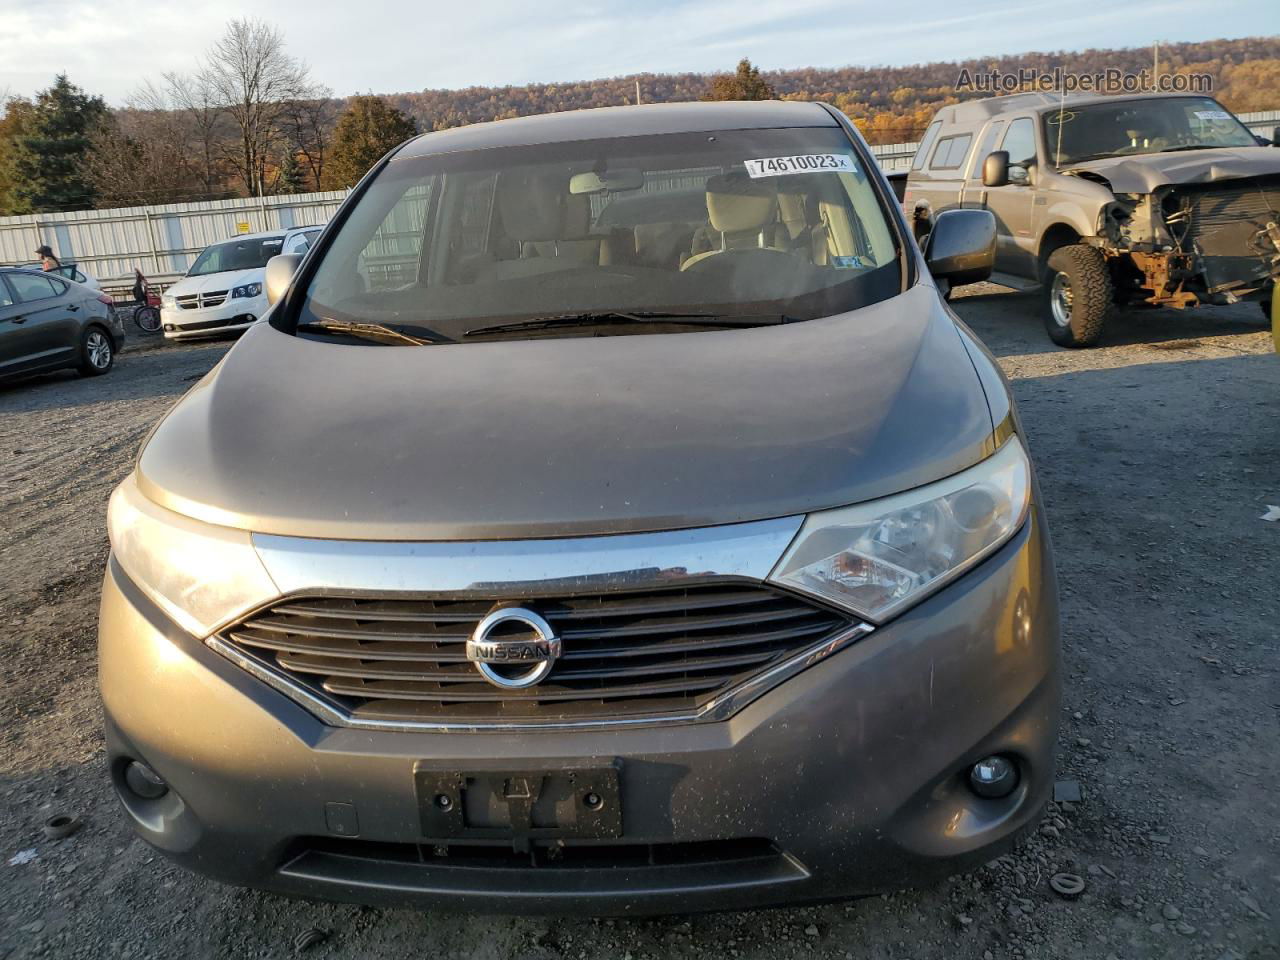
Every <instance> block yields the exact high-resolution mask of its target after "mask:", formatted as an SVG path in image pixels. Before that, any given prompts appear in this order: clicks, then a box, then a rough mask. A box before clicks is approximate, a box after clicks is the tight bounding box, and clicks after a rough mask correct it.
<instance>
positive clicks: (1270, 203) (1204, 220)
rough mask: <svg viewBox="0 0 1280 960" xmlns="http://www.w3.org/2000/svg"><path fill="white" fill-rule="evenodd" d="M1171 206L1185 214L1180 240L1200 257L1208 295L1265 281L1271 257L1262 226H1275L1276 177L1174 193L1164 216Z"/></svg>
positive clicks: (1279, 217) (1279, 192)
mask: <svg viewBox="0 0 1280 960" xmlns="http://www.w3.org/2000/svg"><path fill="white" fill-rule="evenodd" d="M1171 206H1172V207H1174V208H1180V209H1181V210H1183V211H1185V215H1186V234H1185V236H1184V237H1183V240H1184V241H1188V242H1190V241H1194V244H1195V248H1196V249H1197V250H1198V251H1199V252H1200V254H1201V255H1202V257H1203V266H1204V274H1205V283H1206V286H1207V287H1208V288H1209V291H1210V292H1211V293H1217V292H1218V291H1220V290H1235V291H1236V292H1237V293H1245V292H1247V291H1249V290H1251V289H1255V288H1256V287H1257V286H1258V285H1259V284H1260V283H1261V282H1263V281H1265V280H1266V279H1267V278H1268V277H1269V276H1270V274H1271V261H1272V258H1273V257H1274V256H1275V255H1276V252H1277V251H1276V249H1275V245H1274V244H1273V242H1272V240H1271V239H1270V237H1269V235H1268V233H1267V224H1269V223H1274V222H1276V221H1280V177H1267V178H1263V179H1241V180H1230V181H1227V183H1226V184H1223V185H1217V184H1215V185H1210V186H1205V187H1179V188H1177V190H1175V191H1174V192H1173V194H1172V195H1171V197H1170V199H1169V200H1167V201H1166V213H1168V211H1169V209H1170V207H1171ZM1174 232H1175V234H1176V233H1177V232H1178V227H1177V224H1176V219H1175V225H1174Z"/></svg>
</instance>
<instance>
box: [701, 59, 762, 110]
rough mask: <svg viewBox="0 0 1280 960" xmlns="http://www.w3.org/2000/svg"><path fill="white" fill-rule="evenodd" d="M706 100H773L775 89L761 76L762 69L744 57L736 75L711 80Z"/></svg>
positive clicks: (719, 76) (723, 75) (726, 75)
mask: <svg viewBox="0 0 1280 960" xmlns="http://www.w3.org/2000/svg"><path fill="white" fill-rule="evenodd" d="M702 99H704V100H772V99H774V92H773V87H771V86H769V84H768V83H766V82H765V79H764V78H763V77H761V76H760V68H759V67H756V66H754V65H752V63H751V61H750V60H748V59H747V58H746V57H743V58H742V59H741V60H739V61H738V69H737V71H736V72H734V73H725V74H719V75H717V76H715V77H713V78H712V80H711V91H710V92H709V93H708V94H706V95H705V96H704V97H703V98H702Z"/></svg>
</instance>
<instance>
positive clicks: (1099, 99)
mask: <svg viewBox="0 0 1280 960" xmlns="http://www.w3.org/2000/svg"><path fill="white" fill-rule="evenodd" d="M1186 97H1198V98H1201V99H1203V98H1209V99H1212V97H1211V96H1210V95H1209V94H1207V93H1138V94H1133V95H1130V96H1124V95H1117V94H1106V93H1069V94H1067V95H1066V96H1065V97H1064V96H1062V95H1061V94H1056V93H1014V94H1010V95H1008V96H1005V97H988V98H986V99H985V100H966V101H964V102H963V103H956V104H952V105H950V106H946V107H943V108H942V109H941V110H939V111H938V115H937V118H936V119H939V120H942V121H943V122H944V123H974V122H977V121H980V120H986V119H988V118H990V117H998V116H1001V115H1003V114H1006V113H1015V112H1021V111H1040V110H1047V109H1053V108H1055V107H1060V106H1068V107H1085V106H1089V105H1090V104H1095V103H1124V102H1126V101H1130V100H1177V99H1180V98H1186Z"/></svg>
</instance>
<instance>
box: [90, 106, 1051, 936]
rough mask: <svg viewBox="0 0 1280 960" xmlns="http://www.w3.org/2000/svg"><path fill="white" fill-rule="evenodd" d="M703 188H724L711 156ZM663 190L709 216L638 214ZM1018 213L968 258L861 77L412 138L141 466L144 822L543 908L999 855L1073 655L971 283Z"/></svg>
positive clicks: (125, 544)
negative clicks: (848, 104)
mask: <svg viewBox="0 0 1280 960" xmlns="http://www.w3.org/2000/svg"><path fill="white" fill-rule="evenodd" d="M695 186H696V187H697V188H698V189H700V190H701V193H702V200H701V217H702V223H701V224H699V225H697V226H696V229H693V230H689V229H688V219H687V217H688V209H687V206H686V205H685V203H684V202H683V199H681V200H680V201H679V202H675V203H666V202H664V196H665V195H666V194H667V193H668V192H687V191H689V190H691V189H694V188H695ZM645 197H651V198H653V203H654V204H655V207H656V208H660V209H663V210H668V211H669V215H670V217H671V219H668V220H661V219H654V218H652V217H650V216H647V215H642V212H639V211H636V210H634V209H628V210H627V211H626V216H623V215H622V214H621V213H620V212H619V207H618V206H613V207H612V209H613V211H614V213H613V214H610V215H609V216H608V217H606V216H605V215H604V211H605V210H609V209H611V204H612V202H613V201H614V200H619V199H622V198H627V199H629V200H630V201H633V202H632V203H629V204H627V206H628V207H632V206H642V205H643V204H644V202H645V201H644V198H645ZM629 224H634V226H628V225H629ZM642 228H643V229H642ZM677 234H678V235H680V236H681V237H682V238H683V237H686V234H687V240H681V244H682V247H681V246H677V245H673V244H671V243H670V242H669V240H670V237H671V236H673V235H677ZM994 245H995V224H994V222H993V219H992V216H991V214H990V213H988V212H986V211H981V210H956V211H951V212H948V213H945V214H942V215H940V216H939V217H938V218H937V222H936V223H935V224H934V227H933V230H932V233H931V236H930V239H929V243H928V246H927V247H926V249H925V250H924V252H923V253H921V251H920V250H918V249H917V247H916V245H915V244H914V243H913V242H912V240H911V236H910V234H909V232H908V227H907V224H906V222H905V220H904V219H903V217H902V215H901V212H900V211H899V210H898V208H897V206H896V204H895V203H894V201H893V197H892V194H891V192H890V190H889V185H888V183H887V182H886V180H885V178H884V176H883V175H882V174H881V173H880V171H879V169H878V168H877V166H876V164H875V161H874V159H873V157H872V156H871V154H870V151H869V150H868V148H867V146H866V144H865V142H864V141H863V140H862V139H861V137H860V136H859V135H858V133H857V132H856V130H855V129H854V128H853V126H852V125H851V124H850V123H849V122H848V120H847V119H846V118H845V117H844V116H843V115H842V114H840V113H839V112H838V111H836V110H834V109H833V108H830V107H827V106H824V105H821V104H817V103H730V104H710V103H694V104H664V105H654V106H638V107H622V108H613V109H600V110H583V111H578V112H573V113H565V114H554V115H546V116H537V117H530V118H524V119H516V120H504V121H501V122H499V123H491V124H476V125H474V126H469V127H465V128H461V129H456V130H449V131H444V132H439V133H431V134H428V135H426V136H423V137H420V138H417V139H415V140H413V141H410V142H409V143H408V144H406V145H404V146H402V147H401V148H399V149H397V150H395V151H393V152H392V154H391V155H390V156H388V157H387V158H386V159H384V160H383V161H382V162H381V163H380V164H379V165H377V166H376V167H375V169H374V170H373V171H372V173H371V174H370V176H369V177H368V178H366V180H365V181H364V182H363V184H362V186H361V187H359V188H357V190H356V191H354V192H353V194H352V195H351V196H350V197H349V198H348V199H347V200H346V201H345V202H344V204H343V206H342V208H341V210H340V211H339V213H338V214H337V218H336V220H335V221H334V223H333V225H331V226H330V228H329V229H328V230H327V231H326V232H325V235H324V236H323V237H322V238H321V240H320V242H319V245H318V246H317V247H316V248H315V249H313V250H312V252H311V253H310V254H309V255H308V256H307V258H306V259H305V260H302V259H300V258H299V257H298V256H297V255H283V256H280V257H276V258H274V259H272V261H271V262H270V263H269V264H268V265H267V269H266V275H265V279H264V283H265V286H266V291H267V297H268V300H270V301H272V302H273V303H274V306H273V307H272V309H271V311H270V313H269V314H268V319H267V321H265V322H263V323H259V324H258V325H256V326H255V327H253V329H251V330H249V331H248V332H247V333H246V334H245V335H244V336H243V337H242V338H241V339H240V341H239V342H238V343H237V344H236V345H235V346H234V347H233V348H232V349H231V350H230V351H229V352H228V353H227V355H226V356H225V358H224V359H223V360H222V362H221V363H219V365H218V366H217V367H215V368H214V370H213V371H211V372H210V373H209V374H208V375H207V376H206V377H205V378H204V379H203V380H202V381H201V382H200V383H199V384H197V385H196V386H195V387H194V388H193V389H192V390H191V392H190V393H188V394H187V396H186V397H185V398H184V399H183V400H181V401H180V402H179V403H178V404H177V405H176V406H175V407H174V408H173V409H172V410H170V411H169V413H168V414H167V415H166V416H165V418H164V420H163V421H162V422H161V423H160V424H159V426H158V427H157V428H156V429H155V431H154V432H153V434H152V435H151V436H150V438H149V439H148V440H147V441H146V443H145V444H144V446H143V449H142V451H141V453H140V456H139V458H138V460H137V464H136V469H135V470H134V472H133V473H132V475H131V476H129V477H128V478H127V479H126V480H125V481H124V482H123V483H122V484H121V485H120V487H119V488H118V489H117V490H116V491H115V492H114V494H113V495H112V498H111V505H110V509H109V518H108V526H109V528H110V538H111V544H112V553H111V558H110V560H109V563H108V568H107V572H106V579H105V583H104V586H103V598H102V613H101V620H100V664H101V689H102V696H103V702H104V705H105V716H106V727H107V743H108V753H109V769H110V771H111V778H112V781H113V783H114V786H115V789H116V791H117V792H118V795H119V798H120V800H121V802H122V804H123V806H124V809H125V811H126V812H127V815H128V817H129V819H130V821H131V822H132V825H133V827H134V829H135V830H136V831H137V832H138V833H139V834H140V835H141V836H142V837H144V838H145V839H146V840H147V841H148V842H150V843H151V844H153V845H154V846H156V847H157V848H158V849H160V850H162V851H164V852H165V853H166V854H168V855H170V856H172V857H174V858H175V859H176V860H177V861H179V862H180V863H182V864H184V865H186V866H187V867H189V868H191V869H194V870H198V871H201V872H204V873H207V874H209V875H211V876H214V877H217V878H220V879H221V880H224V881H228V882H231V883H238V884H249V885H253V886H256V887H263V888H268V889H272V890H278V891H282V892H288V893H294V894H301V895H307V896H320V897H330V898H335V899H340V900H357V901H368V902H381V903H410V904H419V905H427V906H453V907H461V908H465V909H475V910H488V911H512V912H524V911H537V912H565V911H587V912H592V913H628V914H631V913H642V912H662V911H665V912H672V911H678V912H687V911H690V910H700V909H712V908H725V909H728V908H732V909H741V908H745V907H749V906H754V905H759V904H766V903H780V902H786V901H797V900H810V899H823V898H830V897H844V896H850V895H854V894H864V893H871V892H874V891H880V890H888V889H897V888H899V887H901V886H903V885H905V884H913V883H923V882H929V881H931V880H934V879H936V878H938V877H941V876H943V875H945V874H948V873H951V872H954V871H956V870H960V869H964V868H966V867H970V866H973V865H976V864H980V863H982V862H985V861H987V860H989V859H991V857H993V856H995V855H997V854H998V853H999V851H1001V850H1003V849H1005V848H1006V847H1007V846H1008V845H1009V844H1010V843H1011V842H1012V841H1013V840H1014V839H1015V837H1016V836H1017V835H1018V834H1019V832H1020V831H1022V830H1024V829H1026V828H1028V827H1030V826H1033V825H1034V824H1035V823H1036V822H1037V819H1038V817H1039V813H1040V810H1041V808H1042V806H1043V804H1044V803H1045V801H1046V799H1047V798H1048V796H1049V794H1050V790H1051V785H1052V783H1053V779H1054V776H1053V767H1054V750H1055V748H1054V742H1055V735H1056V729H1057V723H1058V716H1059V697H1060V694H1059V649H1058V647H1059V641H1058V635H1059V626H1058V607H1057V593H1056V585H1055V578H1054V568H1053V560H1052V554H1051V550H1050V547H1049V541H1048V537H1047V534H1046V530H1045V521H1044V516H1043V513H1042V510H1041V506H1040V503H1039V496H1038V493H1037V490H1036V485H1035V481H1034V475H1033V471H1032V467H1031V463H1030V460H1029V459H1028V456H1027V451H1026V447H1025V444H1024V441H1023V439H1022V435H1021V429H1020V427H1019V424H1018V420H1017V416H1016V414H1015V411H1014V406H1013V400H1012V398H1011V396H1010V393H1009V390H1008V388H1007V386H1006V384H1005V382H1004V380H1003V379H1002V377H1001V375H1000V373H999V368H998V367H997V366H996V364H995V362H994V361H993V359H992V358H991V356H990V355H989V354H988V353H987V352H986V351H985V350H984V349H983V347H982V346H981V344H980V343H979V342H978V341H977V340H976V339H975V338H974V337H973V335H972V334H971V333H970V332H969V331H968V330H967V329H966V328H965V327H964V326H963V325H961V324H960V323H959V322H958V321H957V320H956V318H955V317H954V315H953V314H951V312H950V311H949V309H948V308H947V306H946V305H945V304H944V303H943V301H942V299H941V297H940V296H939V291H938V287H937V286H936V283H935V279H934V278H943V279H944V280H948V281H951V282H957V283H961V282H967V281H971V280H975V279H978V278H981V277H983V276H986V275H987V273H988V272H989V271H990V269H991V263H992V258H993V256H994ZM658 250H666V251H667V252H666V253H665V254H661V255H659V254H658V253H657V251H658ZM931 274H932V276H931Z"/></svg>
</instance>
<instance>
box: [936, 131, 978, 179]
mask: <svg viewBox="0 0 1280 960" xmlns="http://www.w3.org/2000/svg"><path fill="white" fill-rule="evenodd" d="M972 142H973V134H970V133H964V134H960V135H959V136H956V137H944V138H943V139H941V140H939V141H938V146H937V147H936V148H935V149H934V151H933V159H932V160H931V161H930V163H929V169H930V170H955V169H957V168H959V167H960V166H961V165H962V164H963V163H964V158H965V157H966V156H967V155H968V153H969V144H970V143H972Z"/></svg>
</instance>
